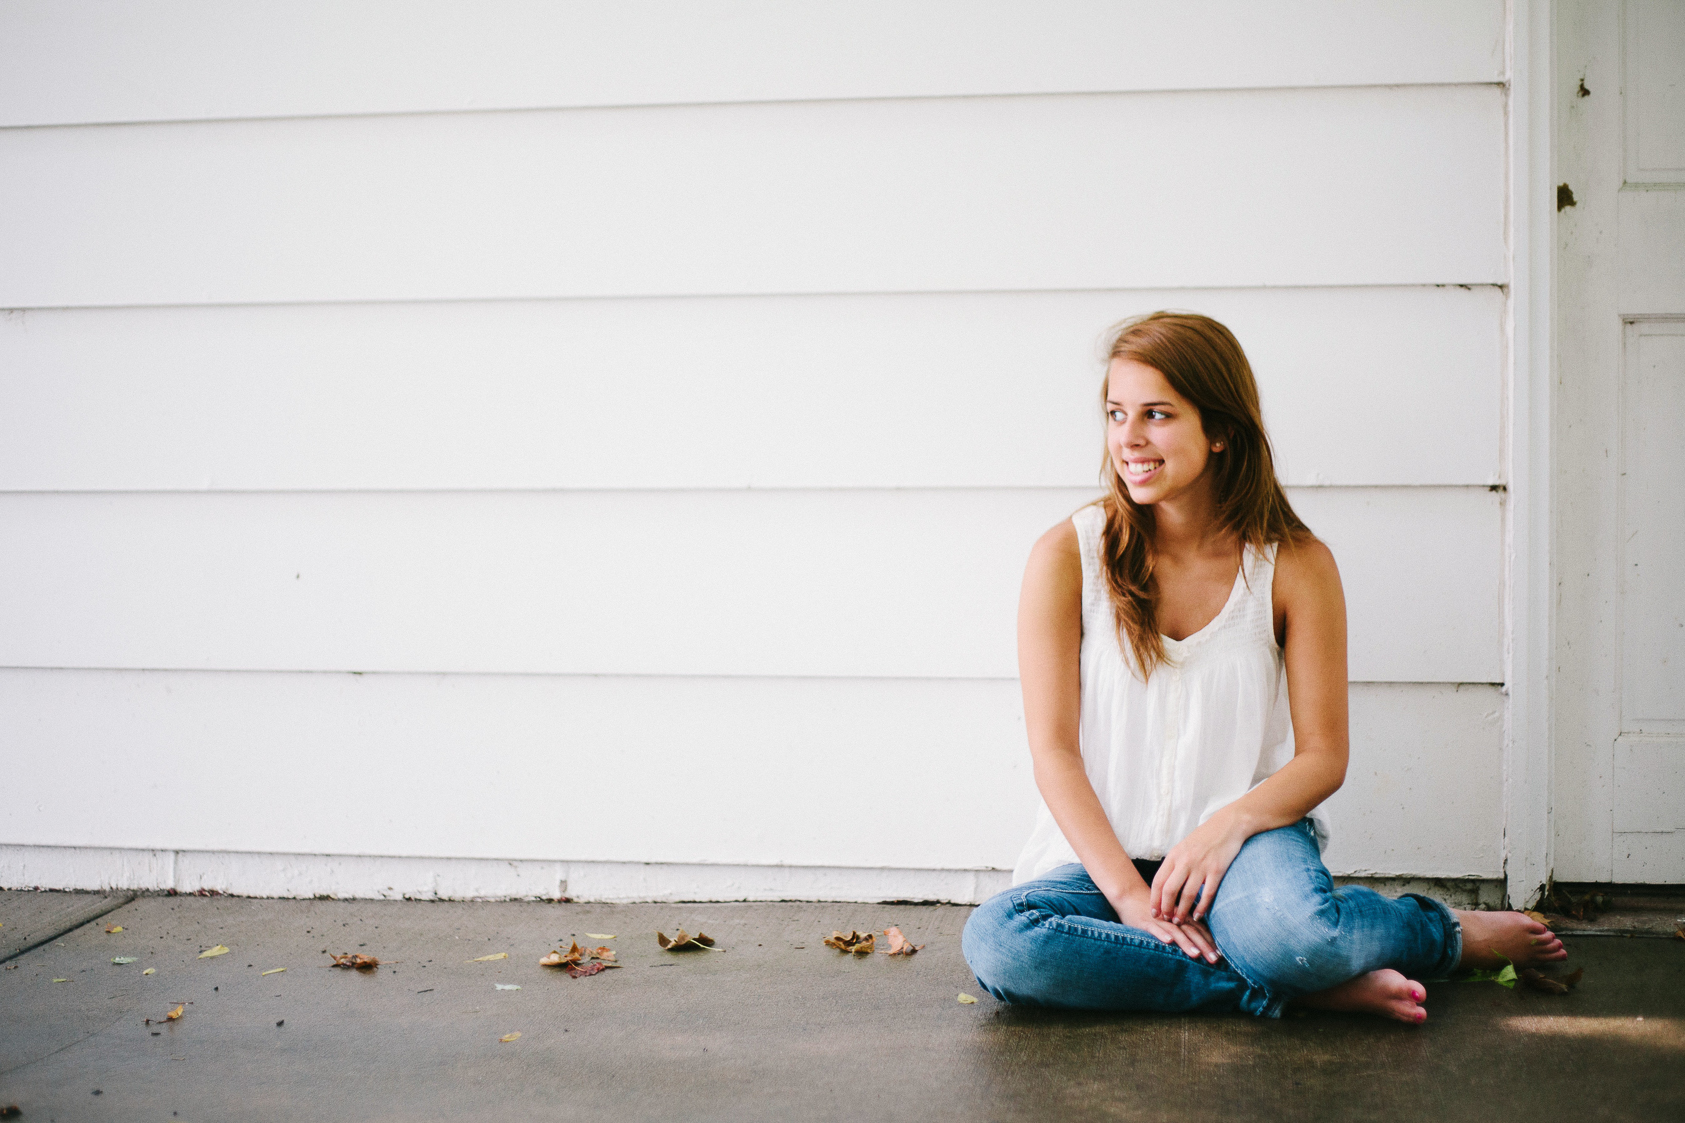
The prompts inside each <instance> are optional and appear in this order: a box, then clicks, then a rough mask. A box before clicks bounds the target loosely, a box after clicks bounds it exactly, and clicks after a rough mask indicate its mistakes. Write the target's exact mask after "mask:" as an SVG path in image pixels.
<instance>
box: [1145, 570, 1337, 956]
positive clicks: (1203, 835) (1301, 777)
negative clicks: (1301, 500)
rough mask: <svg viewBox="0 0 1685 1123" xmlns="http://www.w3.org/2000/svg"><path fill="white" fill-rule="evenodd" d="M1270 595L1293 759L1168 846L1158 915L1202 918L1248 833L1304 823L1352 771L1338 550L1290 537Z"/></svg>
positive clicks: (1156, 884)
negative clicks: (1348, 769)
mask: <svg viewBox="0 0 1685 1123" xmlns="http://www.w3.org/2000/svg"><path fill="white" fill-rule="evenodd" d="M1272 595H1273V597H1274V600H1275V608H1276V614H1277V620H1278V623H1279V625H1280V627H1281V629H1282V633H1281V634H1282V636H1283V643H1284V646H1285V648H1286V663H1287V697H1288V705H1289V708H1290V711H1291V714H1292V719H1293V759H1292V760H1291V761H1289V762H1288V763H1287V764H1285V765H1284V766H1282V768H1281V769H1280V770H1279V771H1277V772H1276V773H1275V774H1274V775H1273V776H1271V777H1270V778H1269V779H1267V780H1265V781H1264V782H1263V783H1261V784H1259V785H1258V786H1257V787H1255V788H1253V789H1252V790H1251V791H1249V792H1247V793H1246V794H1245V795H1243V796H1241V797H1240V798H1239V799H1237V800H1235V801H1234V802H1233V803H1231V804H1229V805H1228V806H1227V807H1224V808H1223V809H1222V810H1220V811H1218V812H1217V813H1216V814H1215V815H1213V816H1211V818H1209V819H1207V820H1206V821H1205V822H1204V823H1201V824H1200V825H1199V827H1197V828H1196V829H1195V830H1193V831H1192V832H1191V833H1190V834H1189V835H1188V836H1187V837H1186V838H1184V839H1182V841H1180V842H1178V843H1177V844H1176V845H1175V846H1173V847H1171V848H1170V853H1168V854H1167V855H1165V858H1164V865H1162V866H1160V867H1159V871H1158V875H1157V876H1156V877H1154V878H1153V886H1152V914H1153V915H1154V916H1162V917H1164V918H1165V919H1167V920H1169V921H1171V922H1172V923H1174V924H1180V923H1183V922H1184V921H1186V920H1188V919H1190V918H1191V919H1193V920H1203V919H1204V917H1205V914H1206V912H1207V911H1208V910H1209V909H1210V907H1211V902H1212V900H1213V899H1215V897H1216V895H1217V886H1218V884H1219V883H1220V882H1221V881H1222V880H1223V875H1224V874H1225V873H1227V872H1228V868H1229V863H1230V862H1233V861H1234V859H1235V855H1236V854H1239V853H1240V848H1241V846H1242V845H1243V844H1244V843H1245V842H1246V840H1247V839H1249V838H1251V837H1252V836H1253V835H1255V834H1258V833H1260V832H1261V831H1267V830H1273V829H1275V828H1276V827H1285V826H1287V825H1288V824H1290V823H1297V822H1298V821H1299V820H1300V819H1302V818H1304V817H1305V815H1306V814H1307V813H1309V812H1310V810H1311V809H1312V808H1313V807H1315V806H1316V805H1317V804H1319V803H1321V802H1322V801H1323V800H1325V799H1327V798H1328V797H1329V796H1331V795H1333V794H1334V793H1335V792H1336V791H1338V790H1339V788H1340V785H1341V784H1343V783H1344V782H1345V779H1346V759H1347V756H1348V753H1349V749H1350V745H1349V741H1348V735H1347V729H1346V597H1345V592H1344V591H1343V590H1342V589H1341V587H1340V570H1339V568H1338V567H1337V566H1336V565H1335V564H1334V554H1333V552H1332V551H1330V550H1329V549H1328V547H1327V546H1325V545H1323V544H1322V543H1321V542H1319V541H1317V540H1316V539H1314V538H1306V539H1305V540H1303V541H1300V542H1298V543H1296V544H1290V543H1285V542H1284V543H1282V546H1281V548H1280V550H1279V551H1278V552H1277V557H1276V568H1275V583H1274V585H1273V588H1272ZM1202 887H1203V890H1204V892H1203V895H1201V889H1202ZM1195 897H1198V898H1199V901H1198V904H1197V905H1196V904H1195Z"/></svg>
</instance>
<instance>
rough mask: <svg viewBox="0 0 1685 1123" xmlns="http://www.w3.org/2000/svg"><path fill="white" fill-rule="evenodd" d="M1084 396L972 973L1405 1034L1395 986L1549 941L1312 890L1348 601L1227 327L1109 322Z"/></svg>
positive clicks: (1518, 925) (1023, 611)
mask: <svg viewBox="0 0 1685 1123" xmlns="http://www.w3.org/2000/svg"><path fill="white" fill-rule="evenodd" d="M1103 396H1104V400H1105V411H1106V455H1105V461H1104V467H1103V470H1102V474H1103V477H1104V479H1105V482H1106V485H1107V489H1108V494H1107V495H1106V496H1105V498H1103V499H1101V500H1100V501H1099V502H1097V503H1095V504H1093V505H1091V506H1088V507H1084V508H1083V509H1082V510H1080V511H1078V512H1077V513H1076V514H1075V515H1074V516H1072V517H1071V519H1070V520H1069V521H1067V522H1063V523H1060V524H1059V525H1058V526H1056V527H1054V528H1053V529H1052V530H1050V531H1048V532H1047V533H1046V534H1045V535H1043V536H1042V538H1041V540H1040V541H1039V542H1037V543H1036V545H1035V548H1034V550H1032V551H1031V554H1030V562H1029V566H1028V570H1027V571H1026V573H1025V575H1024V587H1023V594H1022V598H1021V601H1020V604H1019V610H1018V659H1019V670H1020V674H1021V676H1022V680H1023V689H1024V716H1025V719H1026V723H1027V726H1028V732H1029V741H1030V755H1031V757H1032V758H1033V761H1034V764H1035V777H1036V785H1037V787H1038V788H1039V789H1040V790H1041V795H1042V801H1043V806H1042V808H1041V811H1040V814H1039V816H1038V819H1037V823H1036V827H1035V831H1034V833H1033V834H1032V835H1031V838H1030V841H1029V844H1028V845H1027V846H1026V847H1025V848H1024V853H1023V855H1022V857H1021V858H1020V859H1019V863H1018V868H1017V870H1016V871H1015V873H1014V878H1013V880H1014V882H1015V884H1014V886H1013V888H1011V889H1009V890H1007V891H1006V892H1005V893H1002V894H1000V895H998V896H996V897H994V898H992V899H991V900H989V901H987V902H985V903H984V904H983V905H982V906H981V907H980V908H978V909H977V911H976V912H975V913H973V914H972V916H971V919H970V921H969V922H968V923H967V925H966V929H965V937H964V950H965V956H966V959H967V961H968V962H969V963H970V965H971V968H972V970H973V971H974V972H976V975H977V980H978V982H979V983H981V984H982V985H983V987H984V988H986V989H987V990H988V991H989V993H991V994H993V995H994V996H995V997H996V998H998V999H1001V1000H1002V1001H1006V1002H1017V1003H1030V1004H1036V1005H1044V1006H1065V1007H1077V1008H1085V1009H1104V1010H1158V1011H1186V1010H1244V1011H1247V1012H1248V1013H1253V1014H1262V1015H1267V1016H1270V1017H1278V1016H1280V1014H1281V1011H1282V1009H1283V1007H1284V1006H1286V1005H1288V1004H1292V1003H1296V1004H1299V1005H1305V1006H1320V1007H1324V1008H1328V1009H1338V1010H1360V1011H1368V1012H1371V1013H1375V1014H1381V1015H1384V1016H1387V1017H1392V1018H1397V1019H1398V1020H1400V1021H1404V1022H1411V1023H1415V1022H1420V1021H1423V1020H1424V1019H1425V1018H1426V1017H1427V1012H1426V1011H1425V1010H1424V1009H1423V1008H1422V1003H1423V1002H1425V1001H1426V998H1427V991H1426V988H1425V987H1423V985H1422V984H1421V982H1419V981H1417V980H1420V979H1436V978H1443V977H1445V976H1447V975H1449V974H1451V973H1452V972H1453V971H1455V970H1457V969H1458V968H1460V967H1476V966H1481V967H1492V966H1497V965H1498V964H1499V963H1500V962H1501V961H1502V960H1501V959H1500V956H1501V957H1502V958H1503V959H1508V960H1509V961H1511V962H1513V963H1515V964H1516V965H1517V966H1518V967H1520V966H1526V965H1528V964H1537V963H1546V962H1552V961H1556V960H1561V959H1565V958H1567V954H1568V953H1567V952H1566V951H1565V950H1563V947H1562V944H1561V941H1559V940H1558V939H1557V938H1556V937H1555V936H1554V935H1553V934H1552V933H1551V932H1550V931H1549V930H1548V929H1546V928H1545V926H1544V925H1542V924H1539V923H1537V922H1535V921H1533V920H1530V919H1529V918H1528V917H1526V916H1524V915H1522V914H1521V913H1514V912H1502V913H1491V912H1454V911H1453V910H1451V909H1449V908H1447V907H1446V906H1444V905H1443V904H1440V903H1439V902H1438V901H1434V900H1431V899H1430V898H1427V897H1422V896H1418V895H1416V894H1413V893H1410V894H1406V895H1405V896H1403V897H1401V898H1399V899H1397V900H1390V899H1388V898H1385V897H1382V896H1380V895H1379V894H1377V893H1375V892H1373V891H1371V890H1368V889H1363V888H1356V887H1350V888H1345V889H1335V888H1334V886H1333V883H1332V882H1331V880H1330V879H1329V875H1328V870H1327V869H1326V868H1325V867H1324V866H1323V864H1322V859H1321V848H1322V846H1323V845H1325V844H1326V841H1327V837H1328V831H1327V828H1326V826H1325V825H1324V823H1323V821H1322V817H1321V816H1320V815H1319V814H1318V812H1317V808H1318V806H1319V805H1320V804H1321V803H1322V802H1323V800H1325V799H1327V798H1328V797H1329V796H1330V795H1332V794H1334V792H1335V791H1336V790H1337V789H1338V788H1339V787H1340V784H1341V783H1342V782H1343V781H1344V779H1345V775H1346V753H1347V742H1346V613H1345V597H1344V594H1343V593H1342V592H1341V588H1340V574H1339V571H1338V570H1337V569H1336V568H1335V565H1334V555H1333V554H1332V553H1330V552H1329V550H1328V547H1327V546H1325V545H1323V544H1322V543H1321V542H1319V541H1318V540H1317V539H1316V538H1315V537H1313V536H1312V535H1311V533H1310V532H1309V531H1308V530H1307V529H1306V528H1305V525H1304V524H1303V523H1302V522H1300V521H1299V518H1298V516H1297V515H1295V514H1294V513H1293V508H1292V507H1291V506H1290V505H1289V504H1288V502H1287V496H1286V494H1285V493H1284V492H1283V491H1282V488H1281V485H1280V483H1279V482H1278V481H1277V480H1276V477H1275V467H1274V463H1273V461H1272V459H1271V454H1270V443H1269V438H1268V437H1267V436H1266V435H1265V433H1264V426H1263V419H1262V416H1261V414H1260V411H1259V407H1258V388H1257V384H1256V383H1255V382H1254V381H1253V377H1252V370H1251V367H1250V366H1249V365H1248V363H1247V361H1246V356H1245V354H1244V353H1243V352H1242V351H1241V348H1240V344H1239V343H1238V342H1236V340H1235V338H1234V336H1233V335H1232V334H1230V332H1229V330H1228V329H1227V328H1225V327H1224V326H1223V325H1222V324H1219V323H1217V322H1216V321H1215V320H1212V319H1209V318H1208V317H1205V316H1198V315H1192V314H1183V313H1168V312H1158V313H1155V314H1153V315H1151V316H1146V317H1144V318H1142V319H1138V320H1134V321H1131V322H1128V323H1126V324H1124V325H1123V326H1122V327H1121V328H1120V329H1119V330H1118V331H1117V333H1116V335H1115V336H1114V337H1113V340H1112V345H1111V351H1110V361H1109V365H1108V367H1107V371H1106V382H1105V387H1104V395H1103ZM1423 829H1424V830H1426V829H1429V827H1428V824H1427V823H1426V822H1424V824H1423Z"/></svg>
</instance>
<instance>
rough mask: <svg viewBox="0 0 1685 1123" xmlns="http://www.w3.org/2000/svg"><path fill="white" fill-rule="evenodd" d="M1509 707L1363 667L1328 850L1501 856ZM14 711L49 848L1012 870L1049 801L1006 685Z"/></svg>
mask: <svg viewBox="0 0 1685 1123" xmlns="http://www.w3.org/2000/svg"><path fill="white" fill-rule="evenodd" d="M1501 708H1502V697H1501V692H1500V691H1499V690H1498V689H1497V688H1495V687H1464V688H1460V689H1459V688H1456V687H1451V686H1382V685H1362V686H1354V687H1353V688H1352V744H1353V752H1352V768H1351V774H1350V777H1349V779H1348V780H1347V784H1346V787H1345V788H1344V789H1343V790H1342V791H1341V792H1340V793H1339V794H1338V795H1337V796H1336V797H1335V798H1334V800H1333V801H1331V803H1330V804H1329V807H1328V811H1329V815H1330V818H1331V822H1332V824H1333V830H1334V838H1335V841H1334V844H1333V845H1332V847H1331V848H1330V850H1329V862H1330V865H1331V867H1332V868H1333V869H1334V870H1335V871H1336V872H1338V873H1401V874H1416V875H1421V876H1462V875H1474V876H1496V875H1498V874H1499V873H1500V872H1501V869H1502V863H1501V860H1500V858H1499V850H1498V847H1499V843H1500V839H1501V831H1500V829H1499V824H1500V823H1501V813H1500V803H1499V793H1500V791H1501V783H1500V779H1499V775H1498V760H1499V755H1500V754H1499V747H1500V746H1499V736H1500V731H1501V728H1502V722H1501V720H1500V717H1499V715H1500V714H1501ZM0 723H4V726H5V727H6V728H7V729H8V730H11V731H12V742H11V745H12V747H13V748H15V750H16V752H15V753H14V754H13V757H12V763H11V765H10V769H11V771H10V774H9V775H10V779H9V783H10V784H12V785H14V787H13V788H12V790H14V791H28V792H29V793H31V796H30V798H29V799H27V800H23V799H15V798H14V799H7V800H3V801H0V838H4V839H6V840H8V841H16V840H23V839H28V840H30V841H31V842H33V843H35V844H37V845H43V846H92V847H134V848H143V849H144V848H153V847H158V848H174V849H198V850H273V851H278V852H282V853H294V854H296V853H324V854H419V855H434V856H441V857H457V858H526V859H558V858H560V859H564V860H571V861H624V860H626V856H627V855H628V854H636V855H638V858H639V860H643V861H651V862H679V863H688V862H698V861H702V862H710V863H718V864H733V863H738V864H747V865H803V866H827V865H830V866H837V865H841V866H887V867H908V866H921V867H927V868H928V867H935V868H942V867H951V868H978V867H995V868H1010V867H1011V865H1012V863H1013V861H1014V859H1015V858H1016V857H1017V852H1018V847H1019V846H1020V845H1022V843H1023V840H1024V838H1025V837H1026V836H1027V835H1028V833H1029V829H1030V823H1031V820H1032V818H1033V815H1034V810H1035V795H1034V786H1033V782H1032V780H1031V777H1030V767H1029V757H1028V754H1027V753H1025V751H1024V745H1023V715H1022V710H1021V708H1020V703H1019V697H1018V686H1017V684H1016V683H1014V682H1005V681H987V682H965V681H955V680H940V681H897V680H894V679H762V678H685V677H680V678H594V677H583V678H573V677H550V676H543V675H510V676H501V675H297V674H294V675H283V674H216V673H202V672H185V673H184V672H166V673H158V672H130V671H50V672H43V671H0ZM1447 773H1454V774H1456V775H1457V777H1458V782H1457V783H1456V784H1454V785H1450V786H1446V785H1445V784H1444V783H1443V777H1444V775H1445V774H1447ZM1430 802H1431V803H1432V804H1433V806H1434V807H1435V808H1437V809H1438V811H1436V813H1435V816H1433V817H1432V818H1433V829H1432V830H1424V829H1423V812H1422V808H1423V806H1425V805H1426V804H1428V803H1430ZM189 809H190V810H189Z"/></svg>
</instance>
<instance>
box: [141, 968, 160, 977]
mask: <svg viewBox="0 0 1685 1123" xmlns="http://www.w3.org/2000/svg"><path fill="white" fill-rule="evenodd" d="M157 970H158V968H156V967H148V968H147V969H146V970H144V971H142V972H141V974H143V975H150V974H153V973H154V972H156V971H157Z"/></svg>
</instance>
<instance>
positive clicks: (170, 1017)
mask: <svg viewBox="0 0 1685 1123" xmlns="http://www.w3.org/2000/svg"><path fill="white" fill-rule="evenodd" d="M186 1009H187V1007H186V1006H177V1007H176V1008H175V1009H174V1010H171V1011H170V1012H169V1013H168V1014H165V1015H164V1020H165V1021H166V1022H173V1021H175V1020H176V1019H177V1018H179V1017H181V1015H182V1014H183V1012H185V1011H186Z"/></svg>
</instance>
